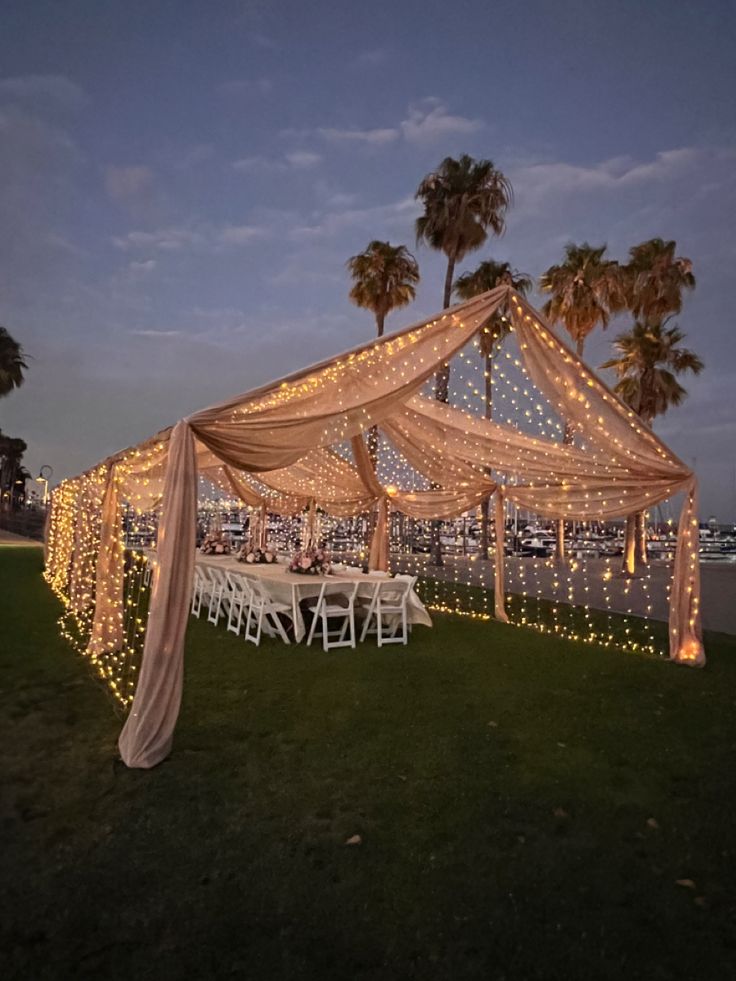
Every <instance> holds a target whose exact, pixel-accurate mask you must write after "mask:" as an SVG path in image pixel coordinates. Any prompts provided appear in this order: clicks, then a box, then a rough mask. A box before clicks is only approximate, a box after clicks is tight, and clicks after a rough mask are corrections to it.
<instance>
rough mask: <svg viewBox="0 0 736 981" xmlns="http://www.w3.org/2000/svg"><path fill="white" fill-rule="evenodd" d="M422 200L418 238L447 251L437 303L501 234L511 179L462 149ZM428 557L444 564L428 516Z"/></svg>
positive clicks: (445, 381)
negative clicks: (468, 259) (475, 254)
mask: <svg viewBox="0 0 736 981" xmlns="http://www.w3.org/2000/svg"><path fill="white" fill-rule="evenodd" d="M415 197H416V198H417V199H420V200H421V201H422V203H423V205H424V214H423V215H420V217H419V218H417V220H416V236H417V243H419V242H425V243H426V244H427V245H429V246H430V247H431V248H433V249H438V250H440V251H441V252H444V254H445V255H446V256H447V271H446V273H445V289H444V293H443V296H442V306H443V309H446V308H447V307H449V305H450V298H451V296H452V284H453V279H454V277H455V266H456V264H457V263H458V262H460V261H461V260H462V259H464V258H465V256H466V255H467V254H468V253H469V252H472V251H474V250H475V249H478V248H480V246H481V245H483V243H484V242H485V240H486V239H487V238H488V232H489V230H490V231H491V232H493V234H494V235H501V234H502V232H503V231H504V229H505V227H506V223H505V215H506V211H507V209H508V207H509V205H510V204H511V201H512V199H513V188H512V187H511V182H510V181H509V180H508V179H507V178H506V177H505V176H504V175H503V173H502V172H501V171H500V170H498V169H497V168H496V167H494V165H493V162H492V161H490V160H475V159H474V158H473V157H471V156H469V155H468V154H467V153H464V154H462V156H461V157H460V159H459V160H455V159H454V158H453V157H445V159H444V160H443V161H442V163H441V164H440V165H439V167H438V168H437V170H435V171H433V172H432V173H430V174H427V176H426V177H424V179H423V180H422V181H421V183H420V185H419V187H418V188H417V193H416V195H415ZM449 394H450V365H449V364H446V365H443V367H441V368H440V369H439V371H438V372H437V374H436V376H435V398H436V399H437V401H438V402H447V401H448V399H449ZM430 548H431V552H430V556H431V557H430V561H431V562H432V564H433V565H437V566H441V565H443V560H442V544H441V541H440V522H439V521H433V522H432V534H431V546H430Z"/></svg>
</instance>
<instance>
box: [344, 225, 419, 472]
mask: <svg viewBox="0 0 736 981" xmlns="http://www.w3.org/2000/svg"><path fill="white" fill-rule="evenodd" d="M347 267H348V270H349V272H350V275H351V276H352V278H353V288H352V289H351V290H350V299H351V300H352V301H353V303H355V304H356V305H357V306H359V307H364V308H365V309H367V310H372V311H373V313H374V314H375V317H376V333H377V335H378V336H379V337H383V325H384V322H385V320H386V317H387V315H388V314H389V313H390V312H391V311H392V310H397V309H399V308H400V307H405V306H406V305H407V304H409V303H411V301H412V300H413V299H414V298H415V297H416V284H417V283H418V282H419V266H418V265H417V261H416V259H415V258H414V256H413V255H412V254H411V252H409V250H408V249H407V247H406V246H405V245H391V243H390V242H379V241H378V240H377V239H374V240H373V241H372V242H371V243H370V244H369V245H368V247H367V248H366V249H365V251H364V252H360V253H358V255H354V256H352V257H351V258H350V259H348V261H347ZM368 452H369V454H370V458H371V462H372V463H373V469H374V470H375V468H376V463H377V461H378V429H377V427H376V426H372V427H371V428H370V429H369V431H368Z"/></svg>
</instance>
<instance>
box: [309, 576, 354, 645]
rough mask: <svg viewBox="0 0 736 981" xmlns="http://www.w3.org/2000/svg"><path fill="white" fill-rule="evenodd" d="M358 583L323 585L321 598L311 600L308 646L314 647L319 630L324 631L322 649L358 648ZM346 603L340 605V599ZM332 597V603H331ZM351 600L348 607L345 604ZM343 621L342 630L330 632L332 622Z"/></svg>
mask: <svg viewBox="0 0 736 981" xmlns="http://www.w3.org/2000/svg"><path fill="white" fill-rule="evenodd" d="M359 585H360V583H357V582H354V581H353V582H336V583H326V582H325V583H322V588H321V589H320V591H319V596H317V597H316V598H313V599H310V600H308V601H307V604H306V605H307V609H308V610H310V611H311V613H312V625H311V627H310V628H309V636H308V637H307V644H308V645H309V644H311V643H312V640H313V639H314V635H315V632H316V629H317V624H318V623H319V624H320V625H321V629H322V647H323V649H324V650H326V651H329V650H331V649H332V648H333V647H355V596H356V594H357V592H358V586H359ZM338 596H339V597H340V599H341V600H342V601H343V602H340V603H338V602H337V597H338ZM331 598H332V602H331V601H330V600H331ZM345 600H347V605H344V601H345ZM330 620H332V621H333V622H334V621H335V620H338V621H342V622H341V623H340V625H339V626H338V627H332V629H330V626H329V621H330Z"/></svg>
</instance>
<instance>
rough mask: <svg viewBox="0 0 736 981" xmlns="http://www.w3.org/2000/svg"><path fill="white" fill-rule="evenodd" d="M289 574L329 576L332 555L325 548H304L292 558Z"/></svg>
mask: <svg viewBox="0 0 736 981" xmlns="http://www.w3.org/2000/svg"><path fill="white" fill-rule="evenodd" d="M289 572H296V573H297V574H298V575H300V576H327V575H329V573H330V554H329V552H327V551H325V549H323V548H304V549H302V550H301V551H299V552H295V553H294V555H293V556H292V558H291V562H289Z"/></svg>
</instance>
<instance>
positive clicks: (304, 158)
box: [286, 150, 322, 170]
mask: <svg viewBox="0 0 736 981" xmlns="http://www.w3.org/2000/svg"><path fill="white" fill-rule="evenodd" d="M286 161H287V163H288V164H290V165H291V166H292V167H294V168H296V169H297V170H301V169H302V168H305V167H315V166H316V165H317V164H318V163H320V162H321V161H322V156H321V154H319V153H312V152H311V151H309V150H293V151H292V152H291V153H287V154H286Z"/></svg>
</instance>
